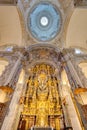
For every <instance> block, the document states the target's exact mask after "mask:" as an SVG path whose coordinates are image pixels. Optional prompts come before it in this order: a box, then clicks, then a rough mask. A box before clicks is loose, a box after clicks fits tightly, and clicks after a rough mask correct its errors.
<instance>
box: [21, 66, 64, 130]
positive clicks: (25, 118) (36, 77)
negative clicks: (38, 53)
mask: <svg viewBox="0 0 87 130" xmlns="http://www.w3.org/2000/svg"><path fill="white" fill-rule="evenodd" d="M31 74H32V75H31V76H30V77H29V80H28V84H27V90H26V95H25V99H24V109H23V112H22V114H21V119H20V123H19V129H20V130H30V129H31V130H32V129H35V128H48V129H49V128H51V129H56V130H60V120H61V115H62V111H61V104H60V100H59V93H58V79H57V78H56V76H55V69H54V68H53V67H51V66H50V65H46V64H38V65H35V66H34V67H33V68H31Z"/></svg>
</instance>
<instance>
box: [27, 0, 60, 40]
mask: <svg viewBox="0 0 87 130" xmlns="http://www.w3.org/2000/svg"><path fill="white" fill-rule="evenodd" d="M61 21H62V20H61V14H60V11H59V10H58V9H57V8H56V7H54V5H52V4H50V3H48V2H41V3H39V4H37V5H35V6H34V7H33V9H32V10H31V11H30V12H29V15H28V21H27V24H28V29H29V31H30V33H31V34H32V35H33V37H35V38H36V39H37V40H39V41H44V42H45V41H49V40H52V39H53V38H54V37H55V36H56V35H57V34H58V33H59V32H60V28H61Z"/></svg>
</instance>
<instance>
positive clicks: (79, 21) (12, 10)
mask: <svg viewBox="0 0 87 130" xmlns="http://www.w3.org/2000/svg"><path fill="white" fill-rule="evenodd" d="M20 1H22V0H19V4H20ZM22 2H23V1H22ZM30 2H31V1H30ZM32 2H33V1H32ZM59 2H60V7H61V9H62V11H61V12H63V14H62V19H63V18H65V17H66V19H65V21H63V29H62V35H61V37H60V38H59V39H58V38H57V37H56V38H54V41H53V44H56V45H57V44H61V46H62V48H64V47H66V48H69V47H76V48H82V49H87V24H86V23H87V7H86V1H83V2H82V1H81V0H75V1H74V2H73V4H74V5H76V6H74V7H72V4H71V0H66V1H64V2H63V1H61V0H59ZM12 3H13V4H14V3H15V4H16V3H17V0H0V4H1V5H0V46H2V45H18V46H27V45H30V44H33V43H38V42H37V41H36V40H34V38H31V35H28V33H27V31H26V23H25V22H26V19H25V20H24V18H25V17H26V12H27V11H28V7H29V8H30V6H31V4H30V5H28V4H29V3H28V0H26V1H24V5H23V6H24V8H22V9H23V10H22V11H20V7H21V6H20V7H19V4H18V5H15V6H14V5H10V6H9V5H8V4H12ZM26 3H28V4H27V5H26ZM33 3H34V2H33ZM82 3H83V4H82ZM6 4H7V5H6ZM65 4H66V6H65ZM69 4H70V8H71V13H69V12H70V9H69ZM80 4H81V5H82V6H77V5H80ZM83 5H85V6H83ZM25 7H26V8H25ZM72 8H73V9H72ZM67 9H68V10H69V11H68V10H67ZM26 10H27V11H26ZM24 13H25V14H24ZM68 16H69V17H68ZM61 39H62V40H61ZM59 42H60V43H59ZM39 43H41V41H40V42H39ZM50 43H51V41H50ZM46 44H48V42H46Z"/></svg>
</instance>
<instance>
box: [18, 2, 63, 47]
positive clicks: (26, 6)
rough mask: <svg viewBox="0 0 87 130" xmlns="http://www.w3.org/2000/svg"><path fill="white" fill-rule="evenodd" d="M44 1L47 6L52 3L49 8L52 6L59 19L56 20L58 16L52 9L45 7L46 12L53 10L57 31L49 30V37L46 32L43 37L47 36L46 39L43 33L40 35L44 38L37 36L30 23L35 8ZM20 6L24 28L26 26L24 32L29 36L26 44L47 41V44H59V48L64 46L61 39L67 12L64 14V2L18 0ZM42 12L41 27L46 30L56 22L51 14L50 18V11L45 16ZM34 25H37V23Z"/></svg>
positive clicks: (39, 21)
mask: <svg viewBox="0 0 87 130" xmlns="http://www.w3.org/2000/svg"><path fill="white" fill-rule="evenodd" d="M43 3H46V8H47V7H48V5H50V6H49V8H50V7H52V10H53V11H54V12H55V15H57V16H58V20H56V16H55V15H53V11H51V10H50V9H45V10H46V11H45V12H52V17H53V19H54V20H55V22H56V26H55V32H53V33H52V31H51V32H50V31H49V32H50V34H49V37H48V35H46V34H45V33H44V35H45V36H43V37H45V39H44V38H43V37H42V36H41V35H42V33H39V35H40V37H41V38H42V39H39V38H38V37H35V36H34V34H32V33H31V31H30V28H29V24H28V23H30V20H29V17H30V13H31V12H32V11H34V10H35V8H36V7H38V5H40V4H41V5H43ZM18 8H19V9H20V11H21V14H22V16H23V19H24V24H25V25H23V28H24V27H25V31H24V32H23V34H26V36H27V37H26V38H25V40H26V41H27V42H26V45H31V44H38V43H40V44H42V43H44V42H45V43H46V44H48V43H51V44H57V46H58V47H59V48H62V45H63V43H62V42H61V40H60V39H61V37H62V35H61V34H62V32H63V25H64V20H65V17H64V15H65V14H64V10H63V7H62V4H61V2H60V1H58V0H54V1H53V0H48V1H45V0H43V1H42V0H32V1H31V0H29V1H27V0H26V1H24V0H18ZM49 10H50V11H49ZM41 14H43V15H41ZM41 14H40V15H39V16H40V19H39V20H38V23H39V28H40V29H41V28H45V30H46V28H47V27H49V25H50V26H51V25H52V24H55V22H53V21H54V20H53V19H52V18H51V16H50V18H49V14H50V13H45V16H44V13H41ZM49 19H51V20H49ZM28 21H29V22H28ZM50 21H51V22H50ZM43 22H45V23H43ZM34 25H36V23H35V24H34ZM57 25H58V26H57ZM30 27H31V26H30ZM35 28H36V26H35ZM35 31H36V29H35ZM47 31H48V30H47ZM45 32H46V31H45ZM50 35H51V36H53V37H51V39H50Z"/></svg>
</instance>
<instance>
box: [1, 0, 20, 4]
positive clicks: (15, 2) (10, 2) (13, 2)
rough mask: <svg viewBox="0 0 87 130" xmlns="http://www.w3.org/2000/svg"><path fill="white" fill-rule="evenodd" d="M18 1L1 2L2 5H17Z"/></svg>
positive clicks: (7, 0)
mask: <svg viewBox="0 0 87 130" xmlns="http://www.w3.org/2000/svg"><path fill="white" fill-rule="evenodd" d="M17 1H18V0H0V5H3V4H5V5H16V4H17Z"/></svg>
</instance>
